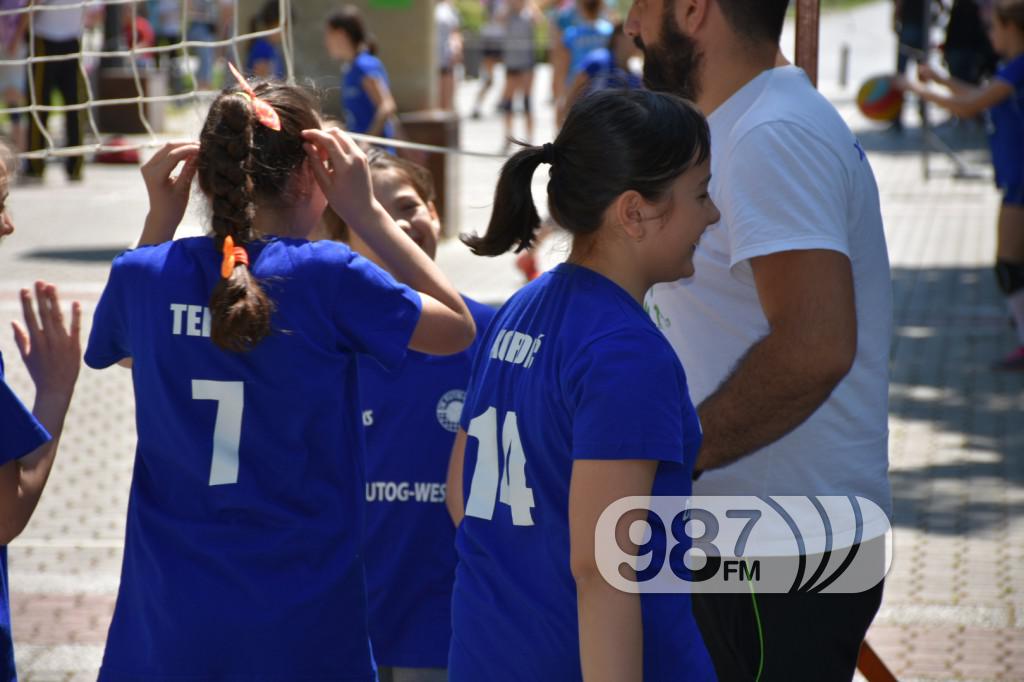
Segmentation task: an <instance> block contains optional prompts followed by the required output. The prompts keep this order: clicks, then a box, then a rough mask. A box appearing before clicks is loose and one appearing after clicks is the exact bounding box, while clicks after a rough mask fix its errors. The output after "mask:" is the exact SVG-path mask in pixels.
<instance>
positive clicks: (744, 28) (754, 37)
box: [666, 0, 789, 44]
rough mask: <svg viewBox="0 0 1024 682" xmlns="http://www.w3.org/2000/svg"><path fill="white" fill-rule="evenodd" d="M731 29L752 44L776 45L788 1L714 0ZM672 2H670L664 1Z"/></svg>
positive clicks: (670, 0) (784, 19) (669, 0)
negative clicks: (766, 43) (767, 43)
mask: <svg viewBox="0 0 1024 682" xmlns="http://www.w3.org/2000/svg"><path fill="white" fill-rule="evenodd" d="M715 1H716V2H717V3H718V6H719V7H721V8H722V14H723V15H725V19H726V21H728V22H729V25H730V26H732V29H733V30H734V31H736V33H737V34H739V35H740V37H742V38H746V39H747V40H748V41H750V42H752V43H765V42H769V43H776V44H778V42H779V38H781V37H782V25H783V24H784V23H785V21H786V10H787V9H788V8H789V0H715ZM666 2H672V0H666Z"/></svg>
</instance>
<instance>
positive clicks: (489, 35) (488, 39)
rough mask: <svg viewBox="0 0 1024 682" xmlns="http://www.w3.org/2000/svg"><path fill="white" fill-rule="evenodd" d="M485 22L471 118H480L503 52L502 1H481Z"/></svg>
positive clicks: (481, 32)
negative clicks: (480, 62)
mask: <svg viewBox="0 0 1024 682" xmlns="http://www.w3.org/2000/svg"><path fill="white" fill-rule="evenodd" d="M481 2H483V4H484V12H485V14H486V16H487V20H486V21H485V22H484V25H483V27H482V28H481V29H480V41H481V43H482V47H483V64H482V65H481V67H480V68H481V74H480V89H479V90H478V91H477V93H476V102H475V103H474V104H473V113H472V117H473V118H474V119H477V118H480V116H481V113H480V110H481V108H482V107H483V105H484V99H485V98H486V97H487V93H488V92H490V90H491V86H492V85H493V84H494V69H495V68H496V67H497V66H498V64H500V63H501V58H502V56H504V52H505V25H504V23H503V22H502V20H501V18H502V16H503V14H504V0H481Z"/></svg>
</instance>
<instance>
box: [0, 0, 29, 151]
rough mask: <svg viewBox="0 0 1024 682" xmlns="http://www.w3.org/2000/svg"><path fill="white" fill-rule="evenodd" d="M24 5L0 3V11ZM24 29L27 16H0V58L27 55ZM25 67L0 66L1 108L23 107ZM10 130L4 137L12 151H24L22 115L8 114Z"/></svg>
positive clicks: (9, 0) (17, 0) (20, 0)
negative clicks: (6, 137) (9, 141)
mask: <svg viewBox="0 0 1024 682" xmlns="http://www.w3.org/2000/svg"><path fill="white" fill-rule="evenodd" d="M27 6H28V0H0V11H11V10H17V9H22V8H24V7H27ZM27 26H28V14H3V15H0V50H2V51H3V52H2V54H3V58H4V59H24V58H25V57H26V56H28V44H27V43H26V42H25V30H26V28H27ZM26 73H28V67H26V66H25V65H24V64H4V65H2V66H0V90H2V91H3V97H4V106H6V107H7V108H9V109H13V108H15V107H20V106H24V105H25V86H26V81H25V74H26ZM7 116H8V118H9V119H10V129H9V130H8V136H9V137H10V139H11V141H12V142H13V143H14V144H13V146H14V151H15V152H20V151H22V150H23V149H25V129H24V128H22V125H21V121H22V119H23V116H24V115H23V114H18V113H14V114H8V115H7Z"/></svg>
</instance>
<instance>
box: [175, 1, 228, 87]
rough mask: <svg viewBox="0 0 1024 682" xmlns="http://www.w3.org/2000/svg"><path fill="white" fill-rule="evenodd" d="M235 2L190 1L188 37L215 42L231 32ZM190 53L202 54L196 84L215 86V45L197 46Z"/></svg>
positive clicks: (188, 5)
mask: <svg viewBox="0 0 1024 682" xmlns="http://www.w3.org/2000/svg"><path fill="white" fill-rule="evenodd" d="M233 5H234V3H233V2H232V1H231V0H188V2H187V3H186V7H187V9H188V32H187V34H186V35H187V37H188V39H189V40H196V41H200V42H212V41H215V40H219V39H221V38H222V37H227V36H229V35H231V16H232V15H231V13H232V11H233ZM189 52H190V53H191V54H195V55H196V56H197V57H199V68H198V69H197V70H196V71H195V75H194V78H195V85H196V87H197V88H198V89H199V90H209V89H210V88H211V87H212V86H213V61H214V58H215V56H216V54H215V48H213V47H207V46H203V47H194V48H190V49H189Z"/></svg>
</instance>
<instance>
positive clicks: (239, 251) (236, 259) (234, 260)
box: [220, 234, 249, 279]
mask: <svg viewBox="0 0 1024 682" xmlns="http://www.w3.org/2000/svg"><path fill="white" fill-rule="evenodd" d="M238 263H241V264H242V265H244V266H246V267H248V266H249V254H248V253H247V252H246V250H245V247H244V246H235V240H234V239H232V238H231V235H230V234H229V235H228V236H227V237H224V260H223V261H221V264H220V276H221V277H223V278H224V279H227V278H229V277H231V273H232V272H234V270H235V265H236V264H238Z"/></svg>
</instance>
